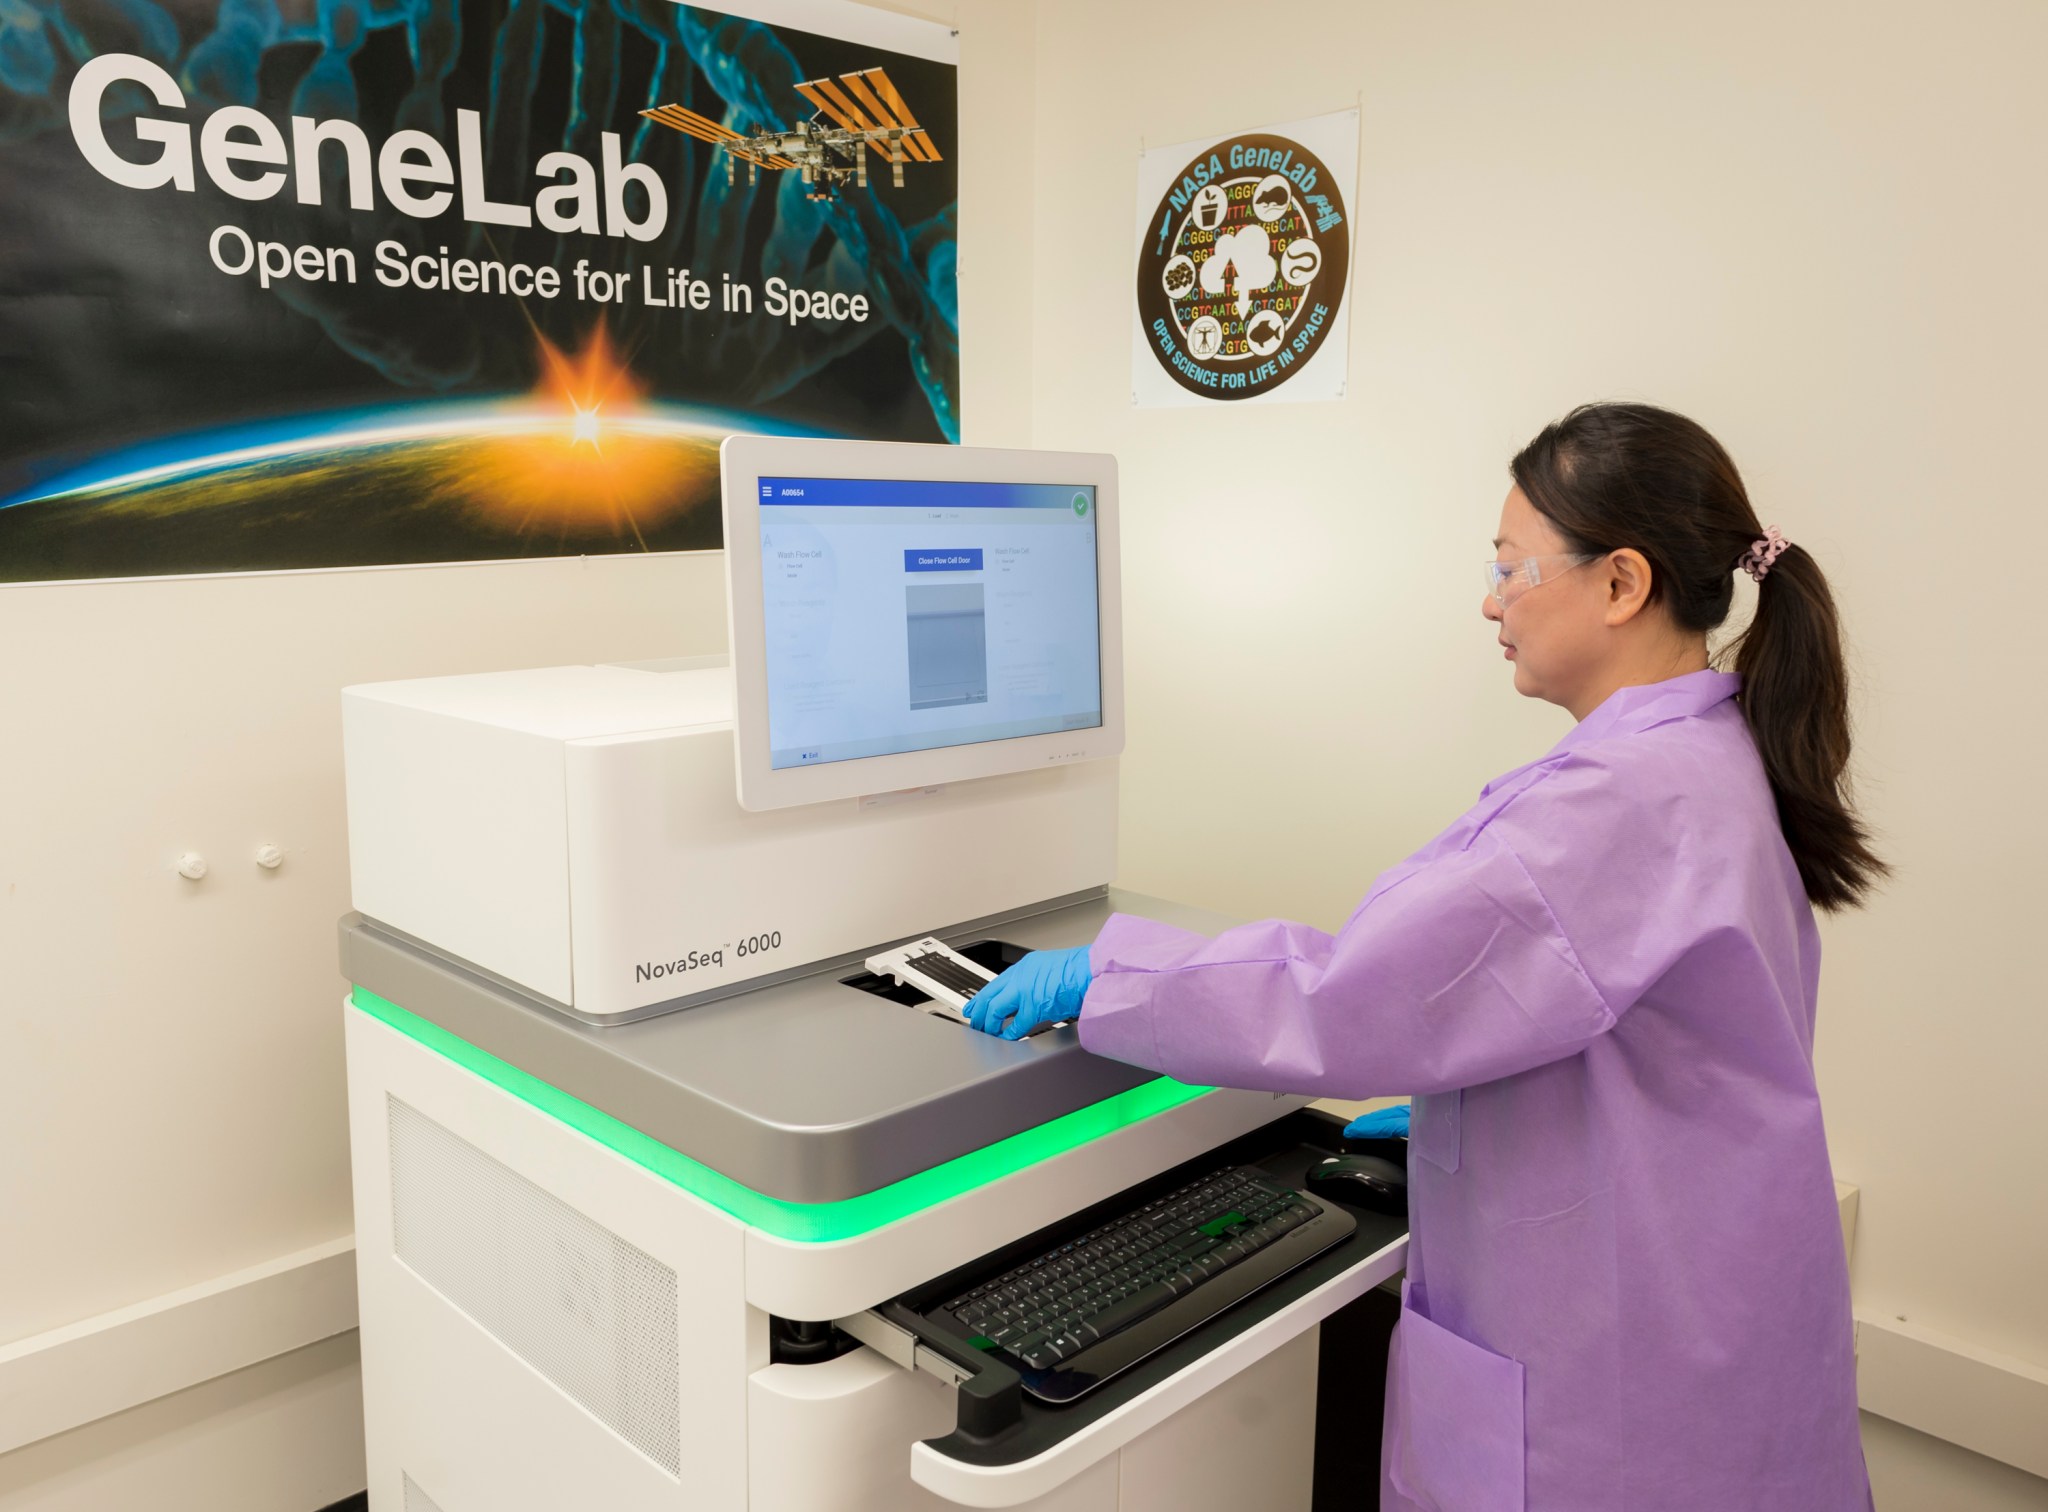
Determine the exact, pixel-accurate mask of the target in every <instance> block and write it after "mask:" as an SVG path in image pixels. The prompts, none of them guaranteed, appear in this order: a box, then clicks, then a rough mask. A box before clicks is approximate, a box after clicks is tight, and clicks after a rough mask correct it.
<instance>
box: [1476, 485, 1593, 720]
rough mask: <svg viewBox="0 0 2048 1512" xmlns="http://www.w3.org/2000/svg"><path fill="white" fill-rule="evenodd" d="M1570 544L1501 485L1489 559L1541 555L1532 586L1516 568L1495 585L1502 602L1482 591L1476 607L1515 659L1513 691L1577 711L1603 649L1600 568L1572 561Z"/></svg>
mask: <svg viewBox="0 0 2048 1512" xmlns="http://www.w3.org/2000/svg"><path fill="white" fill-rule="evenodd" d="M1571 549H1572V548H1571V546H1570V545H1569V543H1567V542H1566V541H1565V539H1564V537H1562V536H1561V535H1559V534H1558V533H1557V528H1556V527H1555V526H1553V525H1552V524H1551V523H1550V521H1549V520H1547V519H1545V518H1544V517H1543V516H1542V515H1541V514H1539V513H1538V512H1537V510H1536V506H1535V505H1533V504H1531V503H1530V502H1529V500H1528V496H1527V495H1525V494H1524V493H1523V492H1522V490H1521V489H1520V488H1511V489H1509V490H1508V497H1507V502H1506V503H1504V504H1503V505H1502V506H1501V511H1500V538H1499V539H1498V540H1496V541H1495V542H1494V559H1495V560H1496V561H1498V562H1502V563H1510V562H1515V563H1518V562H1521V561H1522V560H1524V559H1525V558H1528V557H1544V558H1548V559H1549V560H1546V561H1544V562H1543V563H1542V570H1541V581H1539V582H1538V583H1536V584H1535V585H1534V586H1533V587H1532V586H1530V584H1529V582H1528V581H1527V579H1526V577H1524V576H1523V575H1522V574H1520V573H1518V574H1516V575H1515V577H1513V578H1511V579H1509V580H1507V581H1506V582H1505V583H1504V584H1503V588H1504V590H1505V592H1506V595H1507V598H1506V602H1505V603H1503V602H1501V601H1500V600H1498V599H1496V598H1494V597H1493V595H1491V594H1488V595H1487V596H1486V598H1485V599H1484V600H1483V601H1482V602H1481V604H1480V606H1479V612H1480V613H1481V614H1483V615H1485V616H1486V617H1487V619H1489V620H1491V621H1492V622H1493V623H1494V624H1495V625H1496V626H1498V627H1499V631H1500V643H1501V645H1502V646H1503V647H1504V648H1506V655H1507V659H1508V660H1509V661H1511V662H1513V663H1514V664H1515V691H1516V692H1517V693H1520V694H1522V695H1523V696H1524V697H1527V698H1540V699H1543V700H1544V701H1545V702H1548V703H1554V704H1559V705H1562V706H1563V707H1565V708H1567V709H1571V710H1573V711H1574V712H1575V713H1576V712H1579V711H1578V704H1579V702H1580V699H1579V697H1578V694H1579V693H1580V690H1581V689H1583V688H1584V687H1586V686H1587V685H1588V684H1589V683H1590V682H1591V681H1593V680H1594V678H1595V677H1596V675H1597V671H1598V668H1599V667H1600V665H1601V661H1602V658H1603V656H1604V655H1605V653H1606V651H1607V649H1608V648H1607V645H1606V641H1607V636H1606V629H1607V614H1608V608H1609V599H1610V594H1609V592H1608V589H1609V579H1608V574H1606V573H1605V572H1603V571H1601V570H1600V565H1601V564H1600V563H1599V562H1598V561H1595V562H1592V563H1589V564H1587V565H1585V566H1574V565H1573V564H1572V563H1571V562H1570V561H1569V560H1565V561H1559V560H1556V558H1559V557H1563V556H1566V555H1567V554H1568V553H1569V552H1570V551H1571Z"/></svg>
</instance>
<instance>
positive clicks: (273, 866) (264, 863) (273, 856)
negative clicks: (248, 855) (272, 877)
mask: <svg viewBox="0 0 2048 1512" xmlns="http://www.w3.org/2000/svg"><path fill="white" fill-rule="evenodd" d="M256 864H257V865H258V866H260V867H262V868H263V869H264V870H265V871H276V870H277V869H278V868H279V867H280V866H282V865H284V852H283V851H282V850H281V849H279V848H278V847H277V846H275V845H259V846H257V847H256Z"/></svg>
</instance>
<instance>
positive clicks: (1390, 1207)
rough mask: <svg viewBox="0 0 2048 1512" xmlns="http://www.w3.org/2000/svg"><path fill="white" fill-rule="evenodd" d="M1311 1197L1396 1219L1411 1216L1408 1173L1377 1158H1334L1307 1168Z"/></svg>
mask: <svg viewBox="0 0 2048 1512" xmlns="http://www.w3.org/2000/svg"><path fill="white" fill-rule="evenodd" d="M1304 1185H1305V1186H1306V1187H1307V1188H1308V1193H1309V1195H1310V1196H1311V1197H1328V1198H1331V1199H1332V1200H1334V1201H1337V1202H1348V1203H1350V1204H1351V1205H1352V1206H1353V1207H1362V1208H1365V1209H1366V1210H1367V1211H1369V1212H1374V1213H1387V1214H1391V1215H1392V1216H1394V1217H1396V1218H1401V1217H1406V1216H1407V1213H1408V1173H1407V1172H1406V1171H1404V1170H1402V1169H1401V1167H1400V1166H1399V1165H1397V1164H1396V1163H1395V1162H1393V1161H1391V1160H1382V1159H1380V1157H1379V1156H1377V1155H1332V1156H1330V1157H1329V1158H1328V1159H1327V1160H1319V1161H1317V1162H1316V1163H1315V1164H1314V1165H1312V1166H1310V1167H1309V1168H1308V1180H1307V1181H1306V1182H1305V1183H1304Z"/></svg>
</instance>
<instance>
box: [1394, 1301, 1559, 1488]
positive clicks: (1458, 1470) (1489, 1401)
mask: <svg viewBox="0 0 2048 1512" xmlns="http://www.w3.org/2000/svg"><path fill="white" fill-rule="evenodd" d="M1428 1312H1429V1306H1428V1302H1427V1299H1426V1298H1425V1296H1424V1295H1423V1291H1422V1289H1421V1288H1417V1287H1413V1286H1412V1284H1404V1285H1403V1287H1402V1290H1401V1327H1400V1332H1399V1333H1398V1334H1396V1336H1395V1348H1396V1349H1397V1350H1398V1351H1399V1356H1400V1359H1399V1374H1400V1382H1399V1411H1400V1414H1401V1417H1400V1430H1399V1434H1398V1436H1397V1437H1396V1438H1395V1439H1394V1441H1393V1442H1392V1443H1390V1444H1389V1445H1388V1446H1387V1447H1388V1450H1389V1456H1388V1458H1389V1464H1388V1468H1389V1471H1390V1479H1391V1480H1392V1481H1393V1485H1394V1489H1395V1490H1396V1491H1399V1492H1400V1493H1401V1494H1402V1495H1403V1496H1406V1497H1408V1498H1409V1499H1410V1500H1411V1501H1414V1502H1417V1503H1419V1504H1420V1505H1421V1506H1424V1507H1429V1508H1433V1509H1434V1512H1523V1509H1524V1506H1525V1493H1524V1485H1523V1468H1524V1463H1525V1459H1526V1449H1525V1446H1524V1443H1523V1422H1522V1367H1521V1364H1520V1362H1518V1361H1515V1360H1510V1359H1508V1358H1506V1357H1505V1356H1503V1355H1497V1354H1495V1353H1493V1351H1491V1350H1488V1349H1481V1348H1480V1347H1479V1346H1478V1345H1477V1344H1474V1343H1472V1342H1470V1341H1469V1340H1466V1339H1462V1338H1460V1337H1459V1336H1458V1335H1457V1334H1454V1333H1452V1332H1451V1331H1450V1330H1449V1329H1447V1328H1445V1327H1443V1326H1442V1325H1441V1324H1438V1323H1436V1322H1434V1321H1432V1320H1431V1319H1430V1317H1429V1316H1428Z"/></svg>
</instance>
